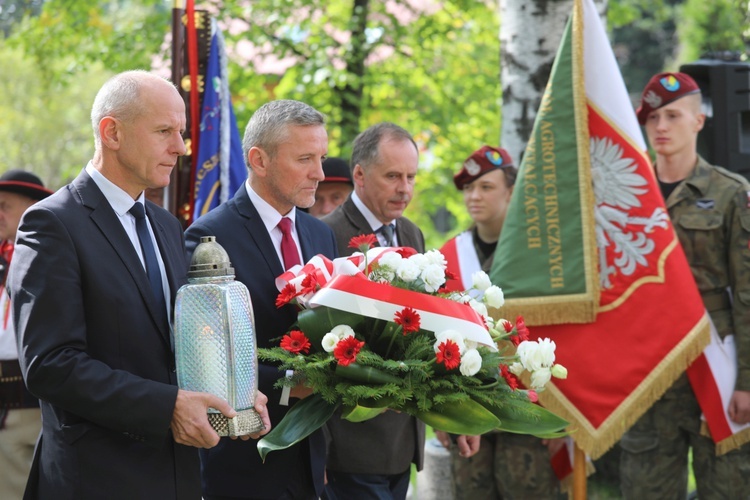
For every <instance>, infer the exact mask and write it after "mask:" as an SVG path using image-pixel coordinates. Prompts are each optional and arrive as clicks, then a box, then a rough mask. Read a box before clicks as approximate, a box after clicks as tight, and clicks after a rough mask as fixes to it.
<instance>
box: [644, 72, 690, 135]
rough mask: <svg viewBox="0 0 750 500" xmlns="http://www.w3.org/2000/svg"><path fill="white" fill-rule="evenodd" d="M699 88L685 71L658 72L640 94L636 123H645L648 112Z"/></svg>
mask: <svg viewBox="0 0 750 500" xmlns="http://www.w3.org/2000/svg"><path fill="white" fill-rule="evenodd" d="M700 91H701V89H700V88H699V87H698V84H697V83H695V80H693V78H692V77H691V76H690V75H687V74H685V73H659V74H657V75H654V76H652V77H651V80H649V82H648V84H647V85H646V88H644V89H643V94H642V95H641V105H640V106H638V109H637V110H636V111H635V114H636V116H637V117H638V123H640V124H641V125H645V124H646V118H648V114H649V113H651V112H652V111H653V110H655V109H659V108H661V107H662V106H665V105H667V104H669V103H670V102H672V101H676V100H677V99H679V98H680V97H684V96H686V95H689V94H697V93H698V92H700Z"/></svg>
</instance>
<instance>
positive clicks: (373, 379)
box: [336, 363, 403, 384]
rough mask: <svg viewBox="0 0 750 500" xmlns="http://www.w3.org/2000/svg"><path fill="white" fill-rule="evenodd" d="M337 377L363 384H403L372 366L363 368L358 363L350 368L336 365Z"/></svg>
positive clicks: (401, 381) (349, 366)
mask: <svg viewBox="0 0 750 500" xmlns="http://www.w3.org/2000/svg"><path fill="white" fill-rule="evenodd" d="M336 375H338V376H339V377H344V378H348V379H349V380H352V381H354V382H359V383H361V384H401V383H403V380H402V379H400V378H398V377H396V376H394V375H391V374H389V373H386V372H384V371H383V370H378V369H377V368H374V367H372V366H362V365H360V364H357V363H352V364H350V365H348V366H343V365H336Z"/></svg>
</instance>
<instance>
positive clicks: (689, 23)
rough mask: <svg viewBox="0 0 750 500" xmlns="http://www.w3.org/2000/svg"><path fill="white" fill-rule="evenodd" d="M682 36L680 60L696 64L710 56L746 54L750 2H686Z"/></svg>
mask: <svg viewBox="0 0 750 500" xmlns="http://www.w3.org/2000/svg"><path fill="white" fill-rule="evenodd" d="M682 14H683V15H682V17H683V19H684V22H683V23H681V24H680V27H679V30H678V33H679V35H680V41H681V42H682V51H681V54H680V59H682V60H683V61H693V60H695V59H698V58H700V57H701V56H702V55H703V54H705V53H707V52H736V53H739V54H744V53H745V46H746V42H747V39H748V2H747V0H742V1H740V0H712V1H710V2H707V1H705V0H686V1H685V4H684V6H683V12H682Z"/></svg>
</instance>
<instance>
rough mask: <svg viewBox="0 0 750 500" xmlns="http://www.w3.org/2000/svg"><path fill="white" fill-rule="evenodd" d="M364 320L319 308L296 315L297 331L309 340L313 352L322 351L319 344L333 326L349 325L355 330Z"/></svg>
mask: <svg viewBox="0 0 750 500" xmlns="http://www.w3.org/2000/svg"><path fill="white" fill-rule="evenodd" d="M364 320H365V318H364V317H363V316H362V315H360V314H354V313H348V312H345V311H339V310H338V309H331V308H330V307H325V306H319V307H316V308H314V309H306V310H304V311H301V312H300V313H299V314H298V315H297V323H298V324H299V329H300V330H302V332H303V333H304V334H305V335H306V336H307V338H308V339H310V344H311V345H312V350H313V352H317V351H322V350H323V348H322V345H321V342H322V341H323V337H324V336H325V334H326V333H328V332H330V331H331V330H333V327H334V326H338V325H349V326H351V327H352V328H353V329H355V330H357V329H358V327H359V325H360V323H363V322H364Z"/></svg>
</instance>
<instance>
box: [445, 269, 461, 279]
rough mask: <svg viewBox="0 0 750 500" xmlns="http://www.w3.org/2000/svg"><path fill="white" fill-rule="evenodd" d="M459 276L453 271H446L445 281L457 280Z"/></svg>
mask: <svg viewBox="0 0 750 500" xmlns="http://www.w3.org/2000/svg"><path fill="white" fill-rule="evenodd" d="M457 279H458V276H457V275H456V273H454V272H453V271H449V270H447V269H446V270H445V281H448V280H457Z"/></svg>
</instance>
